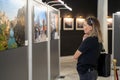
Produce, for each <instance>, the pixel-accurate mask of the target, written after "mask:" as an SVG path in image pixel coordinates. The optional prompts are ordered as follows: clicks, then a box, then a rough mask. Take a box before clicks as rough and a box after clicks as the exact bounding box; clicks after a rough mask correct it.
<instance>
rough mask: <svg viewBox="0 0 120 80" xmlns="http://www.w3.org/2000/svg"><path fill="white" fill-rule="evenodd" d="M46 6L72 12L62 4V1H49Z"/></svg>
mask: <svg viewBox="0 0 120 80" xmlns="http://www.w3.org/2000/svg"><path fill="white" fill-rule="evenodd" d="M47 4H48V5H50V6H52V7H57V8H58V7H59V8H58V9H59V10H60V9H68V10H70V11H72V8H70V7H69V6H67V4H64V2H63V1H62V0H56V1H49V2H48V3H47Z"/></svg>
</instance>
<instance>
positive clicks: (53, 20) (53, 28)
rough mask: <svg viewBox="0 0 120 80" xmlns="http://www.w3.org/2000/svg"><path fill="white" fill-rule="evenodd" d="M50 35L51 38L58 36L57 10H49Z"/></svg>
mask: <svg viewBox="0 0 120 80" xmlns="http://www.w3.org/2000/svg"><path fill="white" fill-rule="evenodd" d="M49 24H50V37H51V40H54V39H58V37H59V15H58V11H55V10H52V11H50V12H49Z"/></svg>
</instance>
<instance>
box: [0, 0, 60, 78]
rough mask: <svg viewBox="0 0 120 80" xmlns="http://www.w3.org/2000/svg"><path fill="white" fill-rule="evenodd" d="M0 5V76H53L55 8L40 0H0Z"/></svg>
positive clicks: (56, 67) (56, 31)
mask: <svg viewBox="0 0 120 80" xmlns="http://www.w3.org/2000/svg"><path fill="white" fill-rule="evenodd" d="M6 3H7V4H8V5H7V6H6ZM0 5H1V6H0V65H1V66H0V69H1V70H2V71H0V75H1V76H2V77H0V80H8V79H9V80H54V79H55V78H57V77H58V76H59V57H60V53H59V51H60V50H59V43H60V41H59V40H60V37H59V35H60V31H59V18H60V12H59V10H57V9H54V8H52V7H50V6H48V5H47V4H45V3H42V2H41V1H40V0H30V1H27V0H19V3H18V1H16V0H8V1H4V0H0ZM49 9H50V10H52V11H51V12H49V11H50V10H49Z"/></svg>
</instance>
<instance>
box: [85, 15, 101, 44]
mask: <svg viewBox="0 0 120 80" xmlns="http://www.w3.org/2000/svg"><path fill="white" fill-rule="evenodd" d="M85 21H86V22H87V24H88V25H89V26H91V27H93V29H92V31H91V34H90V36H97V37H98V40H99V42H102V33H101V29H100V23H99V21H98V19H97V18H96V17H94V16H89V17H87V18H86V19H85Z"/></svg>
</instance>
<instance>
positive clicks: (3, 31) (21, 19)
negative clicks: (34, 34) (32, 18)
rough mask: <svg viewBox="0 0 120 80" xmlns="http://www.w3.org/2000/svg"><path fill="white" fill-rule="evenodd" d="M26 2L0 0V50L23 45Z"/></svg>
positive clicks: (23, 0) (20, 0)
mask: <svg viewBox="0 0 120 80" xmlns="http://www.w3.org/2000/svg"><path fill="white" fill-rule="evenodd" d="M26 2H27V0H7V1H6V0H0V51H2V50H7V49H12V48H17V47H21V46H25V28H26V26H25V24H26V23H25V22H26V21H25V13H26V8H25V7H26ZM6 4H7V5H6Z"/></svg>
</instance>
